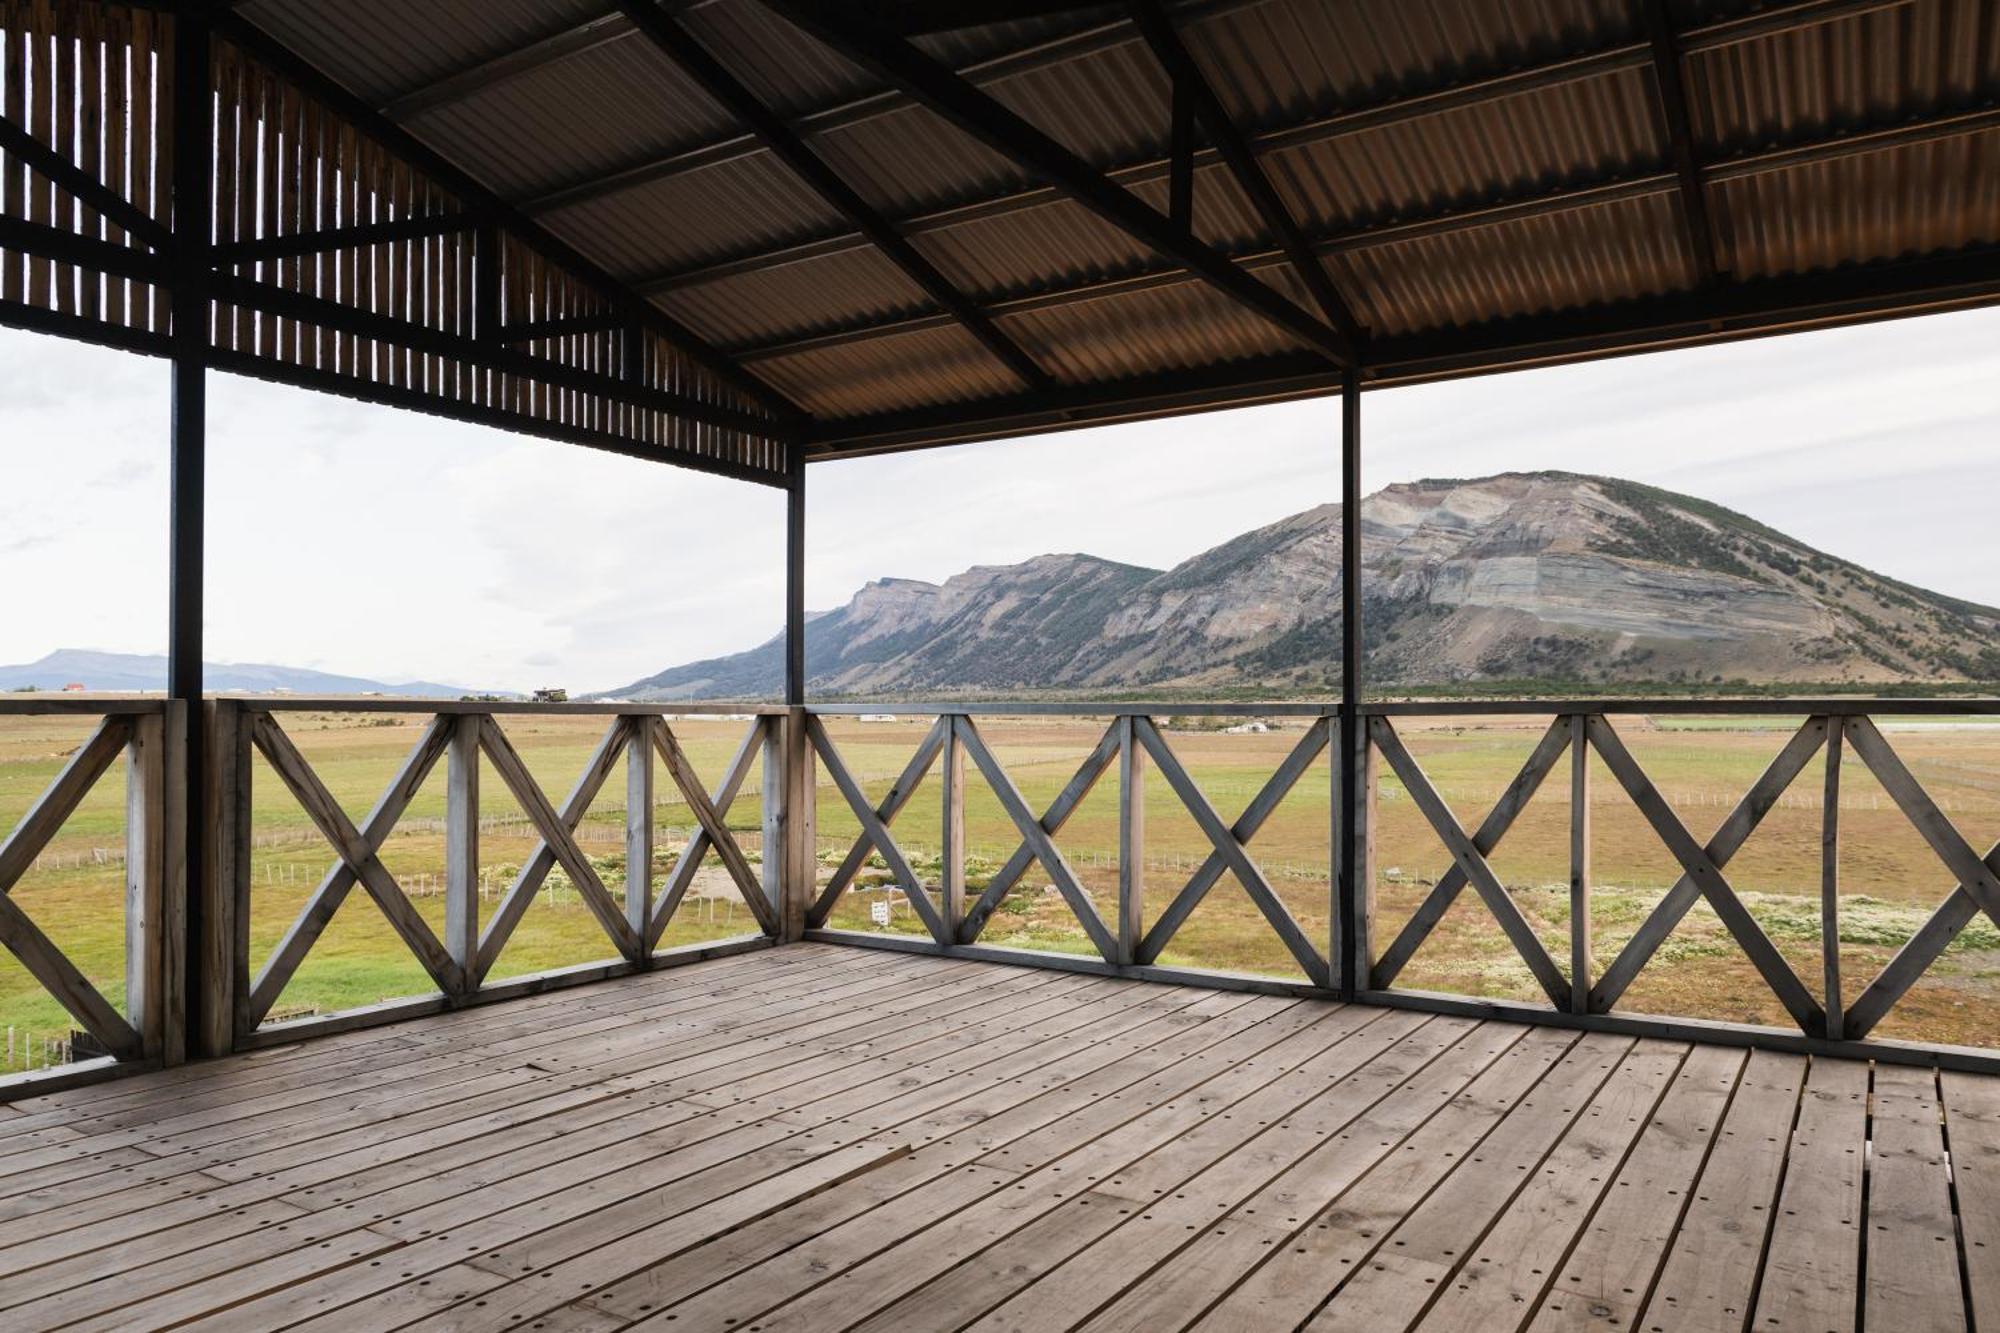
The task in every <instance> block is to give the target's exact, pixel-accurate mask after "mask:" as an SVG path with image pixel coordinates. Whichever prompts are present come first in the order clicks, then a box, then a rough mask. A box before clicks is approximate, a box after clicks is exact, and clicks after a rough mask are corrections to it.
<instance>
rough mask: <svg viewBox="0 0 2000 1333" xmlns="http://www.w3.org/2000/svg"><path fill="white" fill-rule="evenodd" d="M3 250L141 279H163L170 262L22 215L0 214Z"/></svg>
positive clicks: (163, 256)
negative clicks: (25, 218) (25, 219)
mask: <svg viewBox="0 0 2000 1333" xmlns="http://www.w3.org/2000/svg"><path fill="white" fill-rule="evenodd" d="M0 250H13V251H15V252H17V253H19V254H26V255H35V256H37V257H39V258H42V259H51V260H54V261H55V262H56V263H58V264H74V265H76V266H77V267H79V268H85V269H89V270H91V271H93V272H96V273H108V274H111V275H113V276H115V277H120V278H134V279H137V280H138V281H140V282H162V281H164V280H165V279H166V277H167V273H168V270H169V268H170V266H171V260H170V258H169V257H168V256H167V255H165V254H154V253H153V252H151V251H149V250H134V249H132V248H131V247H130V246H124V245H119V244H118V243H117V242H115V241H100V240H98V239H96V238H95V237H91V236H80V235H78V234H77V233H76V232H73V231H70V230H68V229H66V228H62V227H51V226H49V225H47V224H46V223H41V222H25V221H23V220H21V219H20V218H10V217H0Z"/></svg>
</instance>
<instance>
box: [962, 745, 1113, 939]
mask: <svg viewBox="0 0 2000 1333" xmlns="http://www.w3.org/2000/svg"><path fill="white" fill-rule="evenodd" d="M1117 755H1118V728H1117V727H1116V726H1115V725H1113V726H1111V727H1107V728H1106V729H1105V732H1104V734H1103V735H1102V736H1099V737H1098V738H1097V744H1096V745H1095V746H1093V747H1092V748H1091V751H1090V753H1089V754H1088V755H1086V756H1084V760H1083V762H1082V763H1081V764H1079V765H1077V768H1076V772H1075V773H1073V774H1071V776H1070V780H1069V781H1068V782H1066V783H1064V784H1063V789H1062V790H1061V791H1060V792H1057V793H1056V798H1055V800H1053V801H1051V802H1050V803H1049V808H1048V811H1047V812H1046V813H1045V814H1043V816H1042V817H1041V819H1040V821H1039V822H1040V824H1041V826H1042V831H1043V832H1044V833H1046V834H1048V835H1049V837H1051V838H1053V837H1055V836H1056V835H1057V834H1058V833H1061V832H1062V830H1063V825H1065V824H1067V823H1068V822H1069V819H1070V816H1071V815H1073V814H1075V813H1076V809H1077V807H1078V806H1079V805H1082V804H1083V800H1084V798H1085V797H1087V796H1089V795H1090V793H1091V792H1092V791H1094V790H1095V789H1096V787H1097V784H1098V781H1099V780H1100V779H1102V778H1103V776H1104V774H1105V773H1106V772H1107V771H1108V770H1109V769H1110V767H1111V762H1112V760H1113V759H1115V758H1117ZM1035 860H1036V858H1035V851H1034V846H1033V844H1031V843H1029V842H1028V841H1027V840H1026V839H1025V838H1024V839H1022V841H1021V844H1020V846H1018V847H1016V848H1015V849H1014V854H1013V855H1012V856H1009V857H1008V858H1007V860H1006V862H1005V863H1004V864H1002V865H1001V867H1000V869H999V871H998V872H996V873H995V874H994V876H993V877H992V878H991V879H989V880H987V881H986V888H985V889H984V890H983V891H982V892H981V893H980V895H979V900H978V901H977V902H975V903H973V905H972V906H971V907H970V908H969V909H968V910H967V911H966V914H965V921H964V924H963V925H962V926H961V927H960V929H959V932H958V942H959V943H960V944H972V943H975V942H977V940H978V939H979V935H980V932H981V931H983V930H985V929H986V923H987V921H988V920H990V919H991V918H992V916H993V913H994V911H995V909H997V908H998V907H999V906H1000V902H1001V900H1002V899H1004V898H1005V897H1006V896H1007V894H1008V892H1009V891H1010V890H1012V889H1013V887H1014V886H1015V885H1016V884H1018V883H1019V882H1020V879H1021V876H1023V875H1025V874H1027V873H1028V867H1029V866H1032V865H1034V864H1035Z"/></svg>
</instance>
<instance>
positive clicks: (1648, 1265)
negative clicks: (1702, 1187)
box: [1528, 1046, 1746, 1333]
mask: <svg viewBox="0 0 2000 1333" xmlns="http://www.w3.org/2000/svg"><path fill="white" fill-rule="evenodd" d="M1745 1062H1746V1055H1745V1053H1744V1052H1742V1051H1729V1050H1723V1049H1721V1048H1719V1047H1714V1046H1698V1047H1696V1048H1695V1049H1694V1050H1693V1051H1691V1052H1690V1053H1689V1054H1688V1058H1687V1061H1686V1063H1684V1064H1683V1065H1682V1066H1681V1069H1680V1073H1679V1074H1678V1075H1676V1076H1675V1079H1674V1084H1673V1087H1672V1088H1670V1089H1669V1090H1668V1092H1667V1095H1666V1097H1665V1098H1664V1099H1662V1101H1661V1102H1660V1107H1659V1110H1658V1111H1657V1112H1655V1113H1654V1116H1653V1120H1652V1123H1651V1124H1649V1125H1647V1126H1646V1128H1645V1130H1644V1131H1643V1132H1642V1133H1641V1135H1640V1138H1639V1142H1638V1145H1637V1146H1636V1147H1635V1148H1633V1150H1632V1154H1631V1156H1629V1157H1627V1158H1626V1159H1625V1163H1624V1165H1623V1166H1622V1167H1620V1168H1619V1171H1618V1176H1617V1178H1616V1179H1615V1180H1614V1181H1613V1182H1612V1185H1611V1188H1610V1190H1608V1191H1607V1192H1606V1193H1605V1195H1604V1199H1603V1201H1602V1202H1601V1203H1600V1204H1599V1205H1598V1208H1597V1211H1596V1212H1595V1213H1594V1214H1593V1215H1592V1216H1591V1219H1590V1223H1589V1225H1588V1227H1587V1228H1586V1229H1585V1230H1584V1233H1583V1235H1582V1237H1581V1238H1580V1239H1579V1240H1578V1242H1577V1244H1576V1247H1575V1248H1574V1249H1572V1250H1571V1251H1570V1253H1569V1257H1568V1259H1567V1260H1566V1261H1565V1262H1564V1264H1563V1266H1562V1269H1561V1270H1560V1271H1559V1272H1558V1273H1557V1274H1556V1278H1555V1281H1554V1282H1553V1283H1551V1284H1550V1286H1549V1290H1548V1294H1547V1295H1546V1296H1545V1297H1544V1298H1543V1300H1542V1304H1541V1308H1540V1309H1539V1310H1537V1311H1536V1312H1535V1318H1534V1319H1533V1320H1532V1321H1531V1322H1530V1323H1529V1325H1528V1327H1529V1328H1530V1329H1532V1330H1536V1333H1550V1331H1551V1330H1555V1329H1566V1328H1601V1327H1604V1326H1605V1325H1606V1324H1607V1323H1608V1322H1609V1321H1611V1320H1614V1319H1615V1320H1616V1321H1617V1326H1618V1327H1620V1328H1630V1327H1632V1320H1633V1317H1634V1316H1635V1315H1636V1314H1637V1313H1638V1311H1639V1309H1640V1308H1641V1307H1642V1306H1643V1305H1644V1304H1645V1301H1646V1293H1647V1292H1649V1291H1650V1290H1651V1289H1652V1285H1653V1281H1654V1279H1655V1277H1656V1276H1657V1275H1658V1273H1659V1270H1660V1266H1661V1264H1662V1263H1663V1262H1664V1260H1665V1258H1666V1251H1667V1246H1668V1244H1669V1243H1670V1242H1671V1241H1672V1240H1673V1237H1674V1233H1675V1232H1676V1231H1677V1230H1678V1229H1679V1227H1680V1223H1681V1218H1682V1217H1683V1215H1684V1214H1685V1212H1686V1209H1687V1206H1688V1201H1689V1199H1690V1197H1691V1195H1692V1192H1693V1188H1694V1184H1695V1182H1696V1181H1697V1180H1699V1179H1700V1178H1701V1172H1702V1170H1703V1168H1704V1167H1705V1166H1706V1165H1707V1163H1708V1158H1709V1154H1710V1153H1711V1152H1712V1151H1713V1150H1714V1147H1715V1144H1716V1142H1717V1141H1718V1139H1719V1138H1720V1131H1721V1126H1722V1117H1723V1114H1724V1113H1725V1112H1726V1111H1727V1110H1728V1107H1729V1102H1730V1098H1731V1097H1732V1095H1733V1094H1734V1093H1735V1091H1736V1083H1737V1080H1738V1079H1739V1078H1740V1077H1741V1076H1742V1073H1743V1068H1744V1065H1745Z"/></svg>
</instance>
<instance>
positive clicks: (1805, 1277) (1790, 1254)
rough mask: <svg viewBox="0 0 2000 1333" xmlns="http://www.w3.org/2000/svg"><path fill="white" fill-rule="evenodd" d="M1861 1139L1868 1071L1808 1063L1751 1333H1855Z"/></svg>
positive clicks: (1847, 1063) (1864, 1153)
mask: <svg viewBox="0 0 2000 1333" xmlns="http://www.w3.org/2000/svg"><path fill="white" fill-rule="evenodd" d="M1867 1140H1868V1066H1867V1065H1865V1064H1863V1063H1861V1062H1860V1061H1857V1060H1819V1059H1816V1060H1814V1061H1813V1063H1812V1070H1811V1072H1810V1073H1808V1074H1807V1076H1806V1090H1805V1096H1804V1097H1803V1098H1802V1099H1801V1101H1800V1102H1799V1114H1798V1121H1797V1123H1796V1124H1795V1125H1794V1126H1793V1128H1792V1131H1791V1141H1790V1144H1789V1146H1788V1148H1787V1150H1786V1157H1785V1185H1784V1189H1783V1190H1782V1191H1781V1192H1780V1194H1779V1196H1778V1211H1777V1216H1776V1217H1774V1218H1773V1219H1772V1223H1771V1238H1770V1240H1769V1242H1768V1243H1767V1246H1766V1250H1765V1255H1764V1272H1763V1276H1762V1278H1761V1280H1760V1282H1759V1285H1758V1292H1757V1309H1756V1313H1755V1318H1754V1322H1753V1323H1752V1324H1751V1325H1750V1326H1751V1327H1753V1328H1760V1329H1762V1328H1772V1329H1811V1330H1814V1333H1819V1330H1827V1333H1850V1331H1851V1330H1852V1329H1853V1328H1854V1327H1855V1318H1856V1316H1857V1314H1858V1313H1859V1310H1860V1304H1861V1302H1860V1299H1859V1294H1860V1293H1859V1279H1860V1273H1861V1246H1862V1217H1861V1209H1862V1181H1863V1178H1864V1173H1865V1171H1866V1169H1867V1161H1868V1144H1867Z"/></svg>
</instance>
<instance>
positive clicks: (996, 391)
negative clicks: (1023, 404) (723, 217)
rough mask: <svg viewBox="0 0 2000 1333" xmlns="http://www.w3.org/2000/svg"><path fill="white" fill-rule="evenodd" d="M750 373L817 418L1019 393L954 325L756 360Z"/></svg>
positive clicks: (1011, 378) (1016, 382)
mask: <svg viewBox="0 0 2000 1333" xmlns="http://www.w3.org/2000/svg"><path fill="white" fill-rule="evenodd" d="M757 374H758V375H759V376H761V377H762V378H764V379H766V380H768V381H769V382H770V383H771V384H772V385H774V386H775V387H777V388H778V389H779V390H780V391H781V392H784V393H786V394H789V395H791V397H792V398H793V399H794V400H795V401H796V402H798V403H799V404H800V405H801V406H802V407H804V408H805V409H806V410H807V411H809V412H812V413H815V414H818V415H823V416H861V415H865V414H868V413H872V412H887V411H895V410H897V409H898V408H905V407H924V406H928V405H931V404H935V403H962V402H970V401H972V400H974V399H978V398H994V397H999V396H1000V395H1002V394H1013V393H1019V392H1021V388H1022V386H1021V382H1020V381H1019V380H1017V379H1015V378H1014V376H1013V375H1012V374H1010V373H1009V372H1008V371H1007V369H1006V368H1005V367H1004V366H1002V365H1000V363H999V362H997V361H995V360H994V359H993V354H992V353H991V352H988V351H987V350H986V349H985V348H984V347H981V346H980V345H979V343H978V342H977V341H976V340H975V339H974V338H973V337H972V335H971V334H969V333H966V332H964V331H963V330H961V329H956V328H945V329H928V330H925V331H923V332H919V333H906V334H899V335H898V336H896V337H893V338H881V339H877V340H875V341H872V342H862V343H851V344H846V345H843V346H838V347H826V348H819V349H816V350H813V351H809V352H800V353H798V354H797V355H794V356H788V357H780V358H775V359H773V360H770V361H759V362H758V363H757Z"/></svg>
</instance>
